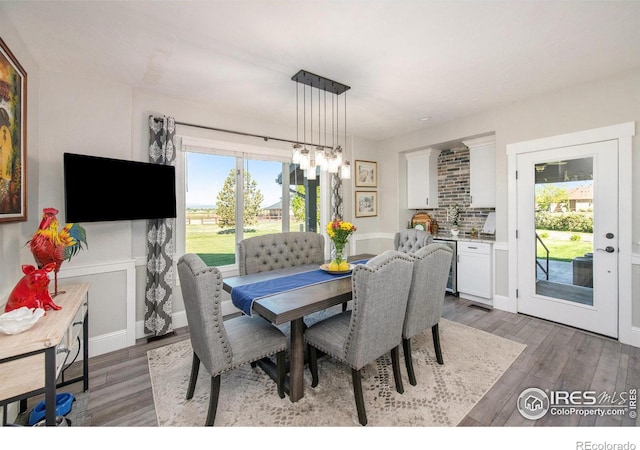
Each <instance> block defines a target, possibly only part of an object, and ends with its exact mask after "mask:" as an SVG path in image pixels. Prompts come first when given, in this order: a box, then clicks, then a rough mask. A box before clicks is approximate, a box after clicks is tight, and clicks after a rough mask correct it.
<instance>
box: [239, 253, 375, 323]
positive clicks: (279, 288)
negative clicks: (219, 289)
mask: <svg viewBox="0 0 640 450" xmlns="http://www.w3.org/2000/svg"><path fill="white" fill-rule="evenodd" d="M367 261H368V259H363V260H360V261H355V262H352V263H351V264H365V263H366V262H367ZM350 276H351V272H349V273H344V274H332V273H329V272H326V271H324V270H322V269H314V270H310V271H307V272H300V273H296V274H293V275H283V276H281V277H278V278H273V279H271V280H263V281H256V282H255V283H249V284H244V285H242V286H236V287H234V288H233V289H231V301H232V303H233V305H234V306H235V307H236V308H238V309H240V310H242V311H243V312H244V313H245V314H246V315H248V316H250V315H251V308H252V307H253V302H254V301H256V300H257V299H259V298H262V297H267V296H269V295H273V294H279V293H282V292H287V291H292V290H294V289H300V288H302V287H305V286H311V285H314V284H320V283H325V282H327V281H332V280H337V279H340V278H346V277H350Z"/></svg>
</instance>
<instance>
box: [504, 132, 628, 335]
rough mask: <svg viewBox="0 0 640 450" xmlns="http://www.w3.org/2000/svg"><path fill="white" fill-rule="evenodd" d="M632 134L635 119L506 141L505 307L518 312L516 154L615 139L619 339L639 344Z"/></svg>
mask: <svg viewBox="0 0 640 450" xmlns="http://www.w3.org/2000/svg"><path fill="white" fill-rule="evenodd" d="M634 135H635V122H627V123H622V124H618V125H611V126H607V127H602V128H595V129H591V130H584V131H578V132H575V133H568V134H563V135H558V136H551V137H546V138H542V139H534V140H530V141H524V142H518V143H514V144H507V170H508V175H507V180H508V182H507V188H508V221H509V235H508V242H509V267H511V268H514V269H513V270H515V271H516V273H515V274H512V273H510V274H509V300H508V310H509V311H517V310H518V307H517V304H518V301H517V298H516V289H517V288H518V286H517V280H518V276H517V275H518V273H517V271H518V251H517V241H516V227H515V224H516V223H517V207H516V206H517V201H518V200H517V191H516V163H517V161H516V159H517V158H516V156H517V155H518V154H521V153H528V152H535V151H540V150H548V149H552V148H558V147H568V146H574V145H582V144H588V143H591V142H600V141H606V140H617V141H618V192H619V197H618V211H619V220H618V226H619V230H618V231H619V241H618V245H619V253H618V270H619V278H618V280H619V281H618V283H619V285H618V298H619V312H618V333H619V337H618V340H619V341H620V342H622V343H624V344H630V345H633V346H636V347H640V337H639V335H638V333H634V332H633V326H632V314H631V312H632V290H631V289H632V278H631V273H632V272H631V257H632V242H631V238H632V235H631V229H632V228H631V227H632V215H631V209H632V201H631V200H632V199H631V189H630V187H631V186H632V178H631V173H632V142H631V141H632V136H634Z"/></svg>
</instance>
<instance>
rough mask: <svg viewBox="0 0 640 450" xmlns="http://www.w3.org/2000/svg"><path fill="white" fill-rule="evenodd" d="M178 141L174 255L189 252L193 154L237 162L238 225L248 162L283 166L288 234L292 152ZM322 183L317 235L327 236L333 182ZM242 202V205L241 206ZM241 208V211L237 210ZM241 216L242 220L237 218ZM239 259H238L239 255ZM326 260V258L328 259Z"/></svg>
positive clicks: (230, 272)
mask: <svg viewBox="0 0 640 450" xmlns="http://www.w3.org/2000/svg"><path fill="white" fill-rule="evenodd" d="M176 140H177V143H178V145H177V148H178V152H177V155H176V197H177V202H178V216H177V218H176V229H175V251H176V254H178V255H182V254H184V253H185V252H186V189H187V181H188V174H187V165H186V155H187V153H190V152H199V153H205V154H212V155H219V156H232V157H235V158H236V177H239V178H236V186H238V187H240V192H239V193H236V195H237V197H236V198H237V200H236V201H237V203H236V223H241V219H242V210H243V205H242V202H243V200H244V197H243V192H242V191H243V189H244V183H238V180H241V181H242V180H243V177H244V166H245V162H246V161H247V160H266V161H276V162H281V163H282V164H283V166H282V177H283V178H282V186H283V189H282V204H283V214H282V230H283V231H289V230H290V221H289V214H290V211H287V214H285V213H284V205H289V204H290V201H289V200H290V191H289V189H285V186H289V185H290V184H289V183H290V180H289V170H285V165H287V166H289V165H291V164H292V161H291V150H290V149H281V148H275V147H266V146H257V145H251V144H243V143H237V142H230V141H220V140H213V139H207V138H200V137H193V136H187V135H178V136H176ZM319 180H320V198H321V200H320V201H321V208H320V224H321V225H320V226H319V227H318V233H320V234H322V235H325V239H326V232H325V230H324V226H322V224H323V223H326V221H327V220H328V219H327V217H328V215H329V214H328V211H329V207H328V203H325V200H326V201H329V199H330V189H329V185H328V183H329V182H330V177H329V175H328V174H327V173H326V172H321V173H320V176H319ZM238 202H239V203H238ZM238 204H240V207H238ZM238 215H239V216H240V217H238ZM239 236H242V233H240V234H236V244H237V243H238V242H239V240H241V239H242V237H239ZM328 251H329V249H328V246H325V253H327V254H328ZM236 256H237V255H236ZM325 256H327V255H325ZM219 269H220V271H221V272H222V274H223V276H234V275H237V274H238V273H239V269H238V263H237V261H236V262H235V263H234V264H230V265H226V266H220V267H219Z"/></svg>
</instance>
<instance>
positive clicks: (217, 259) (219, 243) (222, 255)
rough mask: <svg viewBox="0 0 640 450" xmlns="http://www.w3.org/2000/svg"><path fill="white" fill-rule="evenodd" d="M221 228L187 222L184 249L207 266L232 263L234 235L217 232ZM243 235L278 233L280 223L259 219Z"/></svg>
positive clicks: (233, 258) (280, 226) (234, 258)
mask: <svg viewBox="0 0 640 450" xmlns="http://www.w3.org/2000/svg"><path fill="white" fill-rule="evenodd" d="M300 225H301V223H292V224H291V225H290V229H291V230H299V229H300ZM222 230H223V229H222V228H220V227H219V226H218V225H215V224H212V223H211V224H204V225H203V224H199V223H194V224H187V225H186V240H187V242H186V251H187V253H196V254H198V255H199V256H200V257H201V258H202V260H203V261H204V262H205V264H207V265H208V266H226V265H229V264H234V263H235V260H236V251H235V248H236V235H235V234H231V233H229V234H218V233H219V232H220V231H222ZM245 230H251V232H246V231H245V233H244V237H245V238H248V237H252V236H260V235H263V234H270V233H279V232H281V231H282V223H281V222H278V221H260V222H259V223H258V224H256V225H249V226H247V227H245Z"/></svg>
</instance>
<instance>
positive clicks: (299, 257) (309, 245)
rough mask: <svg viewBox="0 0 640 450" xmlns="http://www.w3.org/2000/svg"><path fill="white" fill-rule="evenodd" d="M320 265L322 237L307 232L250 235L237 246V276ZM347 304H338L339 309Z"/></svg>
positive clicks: (322, 252)
mask: <svg viewBox="0 0 640 450" xmlns="http://www.w3.org/2000/svg"><path fill="white" fill-rule="evenodd" d="M322 263H324V236H322V235H321V234H318V233H315V232H311V231H288V232H282V233H272V234H265V235H261V236H252V237H250V238H246V239H243V240H242V241H240V242H239V243H238V268H239V270H240V275H248V274H252V273H259V272H267V271H269V270H276V269H285V268H287V267H295V266H302V265H305V264H318V265H321V264H322ZM346 309H347V303H343V304H342V310H343V311H345V310H346Z"/></svg>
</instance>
